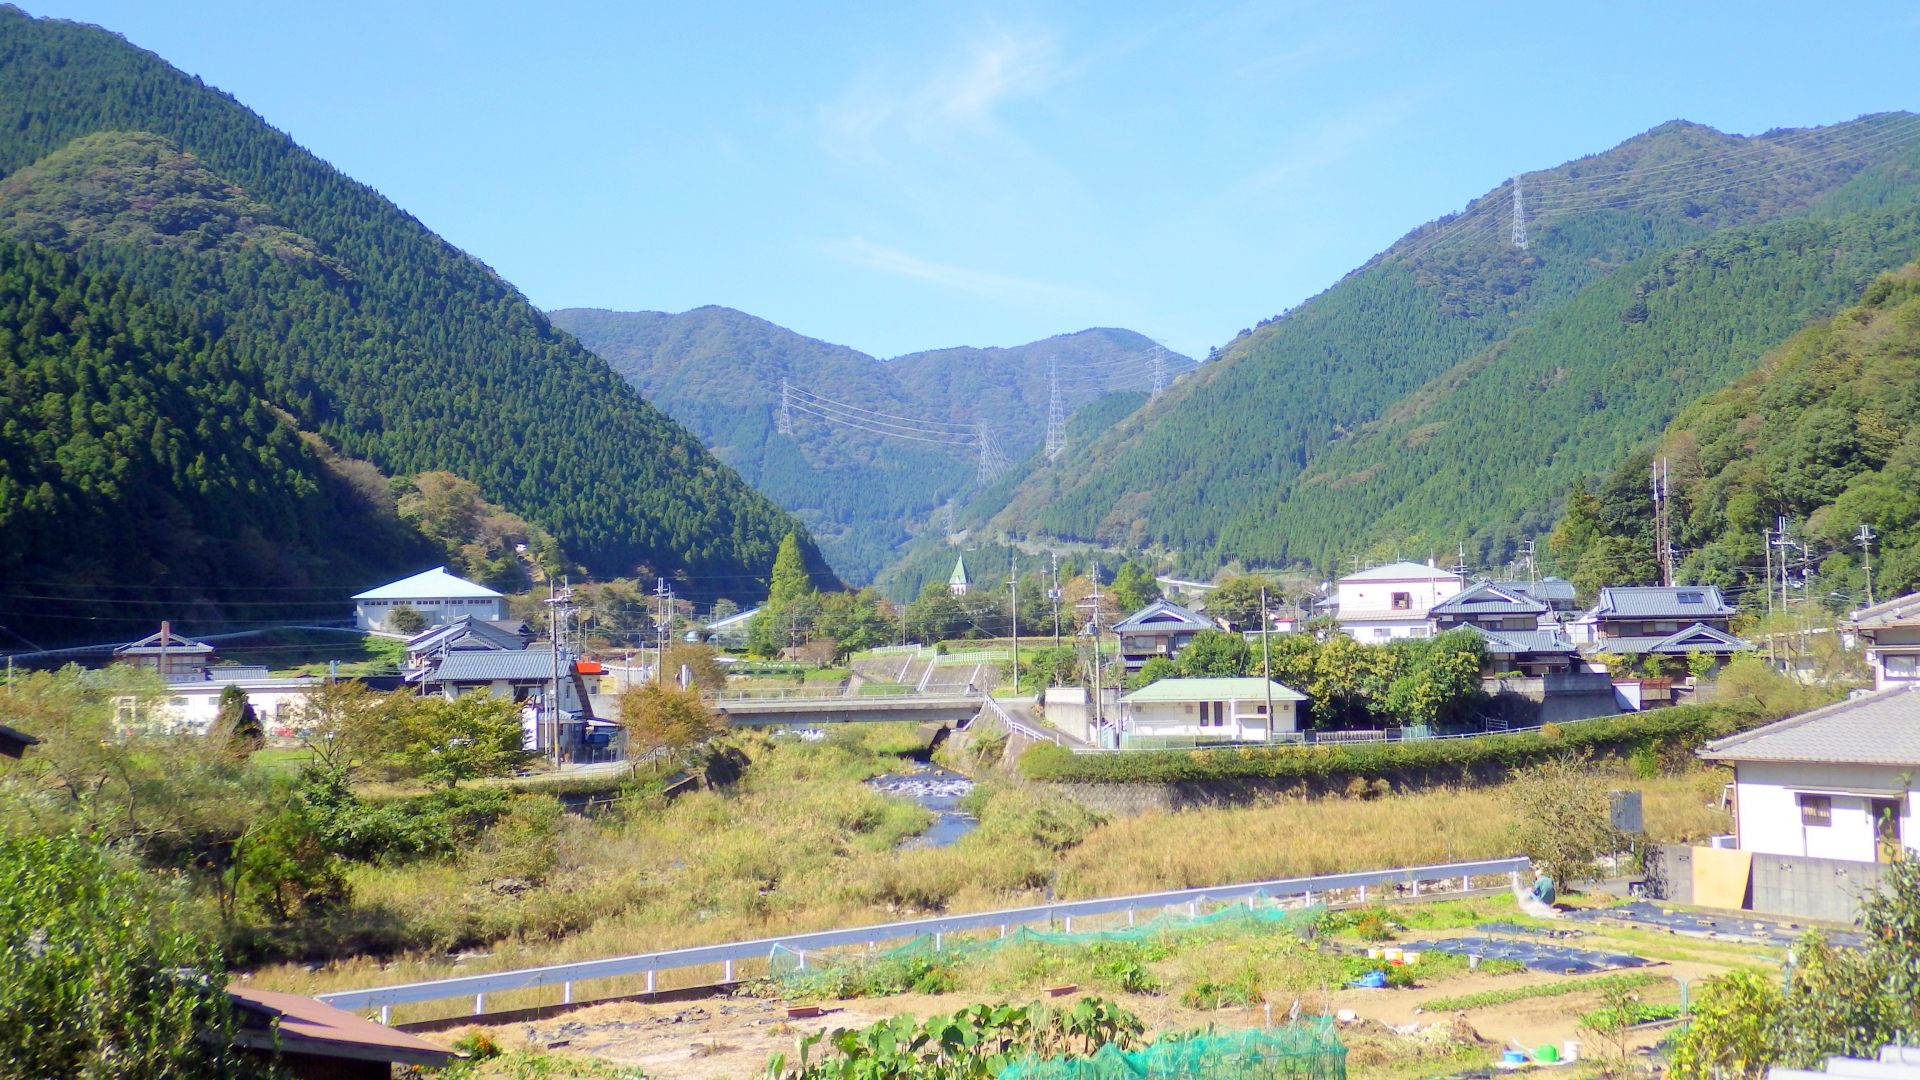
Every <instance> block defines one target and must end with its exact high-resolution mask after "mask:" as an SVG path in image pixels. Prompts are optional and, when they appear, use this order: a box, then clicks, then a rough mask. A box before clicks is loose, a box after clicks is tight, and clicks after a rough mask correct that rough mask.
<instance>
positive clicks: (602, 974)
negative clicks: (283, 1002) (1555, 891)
mask: <svg viewBox="0 0 1920 1080" xmlns="http://www.w3.org/2000/svg"><path fill="white" fill-rule="evenodd" d="M1528 865H1529V863H1528V862H1527V860H1526V859H1525V858H1521V857H1515V858H1508V859H1486V860H1482V861H1479V862H1462V863H1447V864H1445V865H1441V866H1409V867H1402V868H1399V869H1393V870H1368V871H1363V872H1360V873H1353V874H1322V875H1320V876H1318V877H1306V878H1282V879H1277V880H1273V881H1251V882H1246V883H1243V884H1239V885H1209V886H1207V887H1205V888H1202V889H1174V890H1170V891H1167V892H1157V893H1138V894H1135V895H1131V896H1109V897H1101V898H1098V899H1093V900H1071V901H1064V902H1060V903H1053V904H1038V905H1034V906H1031V907H1020V908H1003V909H1001V910H998V911H978V912H972V913H969V914H962V915H940V916H935V917H932V918H927V919H911V920H907V921H905V922H892V923H879V924H876V925H873V926H855V927H846V928H843V929H839V930H822V931H817V932H814V933H806V934H789V935H785V936H782V937H771V938H759V939H756V940H753V941H734V942H727V943H724V944H719V945H698V946H695V947H693V948H690V949H671V950H667V951H665V952H655V953H640V954H638V955H635V956H615V957H608V958H606V959H603V960H583V961H579V962H576V963H571V964H555V965H552V966H550V967H537V968H521V969H518V970H515V971H496V972H491V973H486V974H478V975H464V976H460V977H458V978H452V979H434V980H431V981H427V982H415V983H399V984H396V985H393V986H372V987H367V988H366V989H363V990H336V991H333V992H331V993H326V994H317V995H315V996H316V997H318V998H319V999H320V1000H321V1001H324V1002H326V1003H327V1004H329V1005H333V1006H335V1007H337V1008H342V1009H352V1010H359V1009H374V1008H378V1009H379V1010H380V1011H381V1012H380V1015H381V1019H382V1021H383V1022H384V1021H386V1020H387V1019H389V1018H390V1016H391V1009H392V1006H395V1005H408V1004H413V1003H416V1002H422V1001H439V1000H442V999H445V998H459V997H467V996H471V998H472V1000H473V1006H474V1012H475V1013H476V1014H478V1013H480V1012H481V1011H482V1009H483V1007H484V1005H485V1002H486V995H488V994H499V993H504V992H506V991H509V990H526V989H530V988H533V987H541V986H553V987H561V988H562V993H563V994H564V996H565V997H566V998H567V999H568V1000H569V1001H571V1000H572V999H573V997H574V994H573V988H572V985H571V984H573V983H576V982H583V981H585V980H588V979H611V978H617V977H620V976H628V975H640V974H644V975H646V980H647V981H646V987H647V993H649V994H651V993H653V992H654V975H655V973H656V972H659V971H670V970H673V969H676V968H689V967H701V966H705V965H712V964H719V965H724V966H725V968H726V970H727V972H728V974H729V976H731V973H732V969H733V961H735V960H745V959H749V958H755V957H764V956H766V955H768V953H769V952H771V951H772V950H773V949H774V948H776V947H781V948H786V949H791V950H796V951H815V952H818V951H819V950H822V949H832V948H839V947H844V946H859V945H867V944H869V943H871V942H878V941H892V940H899V939H902V938H916V937H932V936H935V935H939V937H940V939H941V940H942V941H943V942H944V940H945V937H946V935H949V934H953V933H957V932H961V931H967V930H992V929H994V928H995V927H999V928H1001V932H1002V933H1003V934H1004V933H1005V927H1007V926H1019V925H1022V924H1025V923H1030V922H1040V921H1043V920H1044V921H1047V922H1049V923H1051V922H1052V921H1053V920H1054V919H1056V918H1061V917H1065V918H1069V919H1070V918H1073V917H1075V916H1086V915H1106V914H1117V913H1119V912H1123V911H1124V912H1127V913H1128V918H1129V919H1131V918H1132V911H1133V909H1135V908H1149V909H1151V908H1157V907H1174V906H1182V907H1186V908H1187V910H1188V911H1190V912H1192V913H1194V914H1198V913H1199V912H1200V906H1201V905H1202V904H1203V903H1217V904H1231V903H1234V902H1236V901H1240V900H1244V899H1247V898H1248V897H1251V896H1253V895H1255V894H1265V895H1268V896H1298V895H1310V894H1313V893H1320V894H1323V895H1324V894H1326V893H1330V892H1333V891H1336V890H1342V889H1356V890H1363V889H1367V888H1369V887H1372V886H1382V885H1385V886H1394V885H1412V886H1416V887H1417V886H1418V884H1419V883H1420V882H1423V881H1429V882H1439V881H1461V882H1463V883H1464V882H1467V881H1470V880H1471V879H1472V878H1475V877H1483V876H1488V875H1497V874H1508V875H1511V880H1513V881H1516V882H1517V881H1519V880H1520V873H1521V871H1523V870H1525V869H1527V867H1528ZM1361 895H1363V896H1364V895H1365V893H1362V894H1361Z"/></svg>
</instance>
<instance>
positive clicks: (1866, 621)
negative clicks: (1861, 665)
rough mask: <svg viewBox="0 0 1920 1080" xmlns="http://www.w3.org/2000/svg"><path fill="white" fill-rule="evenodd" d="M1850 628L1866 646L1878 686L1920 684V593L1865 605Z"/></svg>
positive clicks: (1853, 619)
mask: <svg viewBox="0 0 1920 1080" xmlns="http://www.w3.org/2000/svg"><path fill="white" fill-rule="evenodd" d="M1847 628H1848V629H1849V630H1851V631H1853V633H1854V635H1855V636H1856V637H1857V638H1859V639H1860V641H1861V642H1862V643H1864V644H1865V645H1866V647H1867V666H1869V667H1871V668H1872V669H1873V685H1874V688H1875V689H1877V690H1887V689H1891V688H1893V687H1896V686H1912V685H1915V684H1920V593H1908V594H1907V595H1905V596H1901V597H1896V598H1895V599H1892V600H1887V601H1884V602H1882V603H1878V604H1875V605H1873V606H1872V607H1868V608H1862V609H1861V610H1859V611H1856V612H1854V613H1853V615H1852V616H1851V617H1850V618H1849V619H1848V624H1847Z"/></svg>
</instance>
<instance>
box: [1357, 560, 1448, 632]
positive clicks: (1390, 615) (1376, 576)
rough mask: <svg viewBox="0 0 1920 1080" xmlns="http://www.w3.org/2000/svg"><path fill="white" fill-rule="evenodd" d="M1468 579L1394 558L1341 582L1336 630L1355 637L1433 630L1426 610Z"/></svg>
mask: <svg viewBox="0 0 1920 1080" xmlns="http://www.w3.org/2000/svg"><path fill="white" fill-rule="evenodd" d="M1466 585H1467V579H1466V578H1463V577H1461V576H1460V575H1459V574H1456V573H1453V572H1452V571H1450V570H1442V569H1439V568H1438V567H1435V566H1433V565H1431V564H1422V563H1416V562H1404V561H1403V562H1394V563H1388V564H1387V565H1385V566H1376V567H1374V568H1373V569H1371V570H1362V571H1360V572H1359V573H1357V574H1349V575H1347V576H1346V577H1343V578H1341V579H1340V581H1339V585H1338V589H1337V591H1336V595H1337V596H1338V598H1339V605H1340V607H1339V615H1338V619H1339V623H1340V629H1341V630H1342V631H1344V632H1346V633H1347V634H1349V635H1351V636H1352V637H1353V638H1354V639H1355V640H1357V641H1366V642H1376V641H1390V640H1392V639H1394V638H1420V637H1427V636H1430V635H1431V634H1432V633H1433V626H1432V624H1431V623H1430V622H1429V620H1428V617H1427V614H1428V612H1430V611H1431V610H1432V609H1433V606H1434V605H1435V604H1438V603H1440V602H1441V601H1442V600H1445V599H1447V598H1449V597H1451V596H1454V595H1456V594H1458V593H1459V592H1460V590H1462V589H1464V588H1466Z"/></svg>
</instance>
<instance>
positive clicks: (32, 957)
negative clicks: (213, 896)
mask: <svg viewBox="0 0 1920 1080" xmlns="http://www.w3.org/2000/svg"><path fill="white" fill-rule="evenodd" d="M191 908H192V899H191V897H190V896H189V895H188V892H187V889H186V887H185V883H184V882H182V881H178V880H174V881H161V880H157V879H155V878H154V877H152V876H149V875H147V874H143V873H141V872H140V871H139V870H137V869H135V868H133V867H132V866H130V865H128V864H127V863H126V862H124V861H123V860H122V859H120V858H119V857H117V856H116V855H115V854H113V852H112V851H110V850H109V849H108V848H106V847H103V846H101V845H99V844H97V843H96V842H94V841H92V840H88V839H84V838H82V837H80V836H77V835H71V834H69V835H64V836H40V837H25V836H14V837H5V838H0V1061H4V1062H5V1063H6V1072H7V1074H8V1075H10V1076H23V1077H24V1076H32V1077H48V1078H59V1080H69V1078H71V1080H81V1078H92V1077H106V1076H112V1077H116V1078H122V1080H163V1078H187V1080H202V1078H204V1080H213V1078H215V1077H246V1076H255V1075H261V1074H263V1073H264V1072H265V1071H266V1070H264V1069H261V1068H260V1067H259V1066H257V1065H256V1064H255V1063H253V1062H252V1061H251V1060H250V1059H249V1058H247V1057H245V1056H243V1055H241V1054H239V1053H236V1052H235V1051H234V1050H233V1048H232V1033H233V1031H234V1027H235V1019H234V1013H233V1006H232V1004H231V1003H230V1001H229V1000H228V998H227V996H226V993H225V982H226V980H225V979H224V978H223V976H222V964H221V960H220V951H219V949H218V948H217V947H216V946H215V944H214V943H213V942H212V941H210V940H208V939H207V938H205V937H203V936H202V935H201V934H199V933H198V932H197V931H196V928H195V923H196V920H195V919H194V918H193V917H192V915H191V914H190V911H191Z"/></svg>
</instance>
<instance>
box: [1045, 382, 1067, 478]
mask: <svg viewBox="0 0 1920 1080" xmlns="http://www.w3.org/2000/svg"><path fill="white" fill-rule="evenodd" d="M1066 446H1067V409H1066V405H1065V404H1064V403H1063V402H1062V401H1061V400H1060V361H1059V360H1058V359H1055V360H1054V361H1053V362H1052V363H1051V364H1049V365H1048V367H1047V460H1048V461H1052V460H1053V459H1054V458H1057V457H1059V456H1060V451H1062V450H1064V449H1066Z"/></svg>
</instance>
